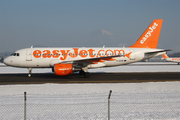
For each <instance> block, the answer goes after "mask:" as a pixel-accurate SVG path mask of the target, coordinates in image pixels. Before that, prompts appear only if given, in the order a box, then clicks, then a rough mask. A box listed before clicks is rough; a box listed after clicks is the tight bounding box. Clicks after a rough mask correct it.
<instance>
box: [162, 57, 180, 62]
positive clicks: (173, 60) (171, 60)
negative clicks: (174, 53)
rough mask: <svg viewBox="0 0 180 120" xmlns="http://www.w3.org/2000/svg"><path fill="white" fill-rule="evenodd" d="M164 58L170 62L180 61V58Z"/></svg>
mask: <svg viewBox="0 0 180 120" xmlns="http://www.w3.org/2000/svg"><path fill="white" fill-rule="evenodd" d="M163 60H165V61H169V62H178V63H180V58H163Z"/></svg>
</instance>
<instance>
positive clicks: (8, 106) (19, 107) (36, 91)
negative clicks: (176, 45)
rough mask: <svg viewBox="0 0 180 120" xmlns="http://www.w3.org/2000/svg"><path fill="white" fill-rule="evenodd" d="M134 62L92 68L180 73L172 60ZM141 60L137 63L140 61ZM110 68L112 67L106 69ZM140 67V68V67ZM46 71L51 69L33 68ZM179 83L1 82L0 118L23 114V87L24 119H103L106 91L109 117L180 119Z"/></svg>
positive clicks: (11, 119) (19, 117)
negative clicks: (165, 61)
mask: <svg viewBox="0 0 180 120" xmlns="http://www.w3.org/2000/svg"><path fill="white" fill-rule="evenodd" d="M152 64H153V65H147V63H146V64H145V63H136V64H130V65H126V66H119V67H115V68H114V67H113V68H102V69H92V71H91V72H113V71H114V72H130V71H134V72H137V71H139V72H154V71H158V72H160V71H163V72H166V71H170V72H177V71H178V72H180V69H179V66H178V65H175V64H172V63H168V64H167V63H161V64H163V65H159V63H158V64H157V65H155V64H156V63H152ZM141 65H142V66H141ZM110 70H111V71H110ZM144 70H145V71H144ZM33 71H34V72H51V70H50V69H33ZM27 72H28V70H27V69H23V68H12V67H0V73H1V74H5V73H27ZM179 86H180V82H179V81H177V82H148V83H103V84H50V83H48V84H23V85H18V84H16V85H0V119H1V120H6V119H8V120H22V119H24V115H23V114H24V101H23V99H24V92H25V91H26V92H27V119H28V120H40V119H49V120H92V119H93V120H107V118H108V114H107V111H108V109H107V108H108V103H107V102H108V99H107V98H108V94H109V91H110V90H112V95H111V99H110V101H111V104H110V105H111V107H110V108H111V112H110V113H111V120H126V119H127V120H129V119H135V120H137V119H138V120H140V119H151V120H153V119H155V120H161V119H164V120H178V119H180V87H179Z"/></svg>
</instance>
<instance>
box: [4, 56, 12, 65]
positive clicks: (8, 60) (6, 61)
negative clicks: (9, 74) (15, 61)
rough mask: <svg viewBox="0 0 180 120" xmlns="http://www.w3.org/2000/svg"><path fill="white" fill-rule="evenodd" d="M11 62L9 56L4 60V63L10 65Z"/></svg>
mask: <svg viewBox="0 0 180 120" xmlns="http://www.w3.org/2000/svg"><path fill="white" fill-rule="evenodd" d="M10 62H11V60H10V58H9V57H7V58H5V59H4V61H3V63H4V64H5V65H10Z"/></svg>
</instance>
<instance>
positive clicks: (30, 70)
mask: <svg viewBox="0 0 180 120" xmlns="http://www.w3.org/2000/svg"><path fill="white" fill-rule="evenodd" d="M28 70H29V74H28V77H31V73H32V68H29V69H28Z"/></svg>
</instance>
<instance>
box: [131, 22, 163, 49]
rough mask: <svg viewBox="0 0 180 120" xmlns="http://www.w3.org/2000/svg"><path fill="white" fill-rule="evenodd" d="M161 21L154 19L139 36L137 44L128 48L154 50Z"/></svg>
mask: <svg viewBox="0 0 180 120" xmlns="http://www.w3.org/2000/svg"><path fill="white" fill-rule="evenodd" d="M162 23H163V19H155V20H154V21H153V22H152V23H151V24H150V25H149V27H148V28H147V29H146V30H145V31H144V33H143V34H142V35H141V36H140V38H139V39H138V40H137V42H136V43H135V44H134V45H132V46H130V48H153V49H156V48H157V45H158V40H159V35H160V31H161V26H162Z"/></svg>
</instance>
